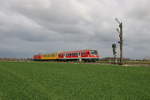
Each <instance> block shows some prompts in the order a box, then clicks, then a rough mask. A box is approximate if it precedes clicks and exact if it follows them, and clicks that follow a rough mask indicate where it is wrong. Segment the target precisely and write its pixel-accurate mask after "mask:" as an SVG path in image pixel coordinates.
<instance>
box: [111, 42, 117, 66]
mask: <svg viewBox="0 0 150 100" xmlns="http://www.w3.org/2000/svg"><path fill="white" fill-rule="evenodd" d="M116 48H117V46H116V44H115V43H113V44H112V49H113V55H114V64H116V63H117V61H116V56H117V52H116Z"/></svg>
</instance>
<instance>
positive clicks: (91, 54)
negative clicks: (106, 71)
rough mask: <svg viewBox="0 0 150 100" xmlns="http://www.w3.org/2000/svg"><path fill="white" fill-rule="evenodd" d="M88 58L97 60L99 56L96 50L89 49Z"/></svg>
mask: <svg viewBox="0 0 150 100" xmlns="http://www.w3.org/2000/svg"><path fill="white" fill-rule="evenodd" d="M90 58H91V59H92V60H94V61H98V60H99V58H100V56H99V54H98V51H97V50H90Z"/></svg>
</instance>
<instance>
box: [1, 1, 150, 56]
mask: <svg viewBox="0 0 150 100" xmlns="http://www.w3.org/2000/svg"><path fill="white" fill-rule="evenodd" d="M148 4H149V1H148V0H142V1H141V0H132V1H129V0H124V1H120V0H111V1H110V0H100V1H99V0H92V1H91V0H7V1H4V2H1V1H0V57H8V56H11V57H31V56H32V55H33V54H36V53H49V52H55V51H59V50H74V49H85V48H89V49H97V50H98V51H99V52H100V54H101V55H102V56H103V57H105V56H112V50H111V44H112V43H114V42H115V43H117V41H118V34H117V32H116V30H115V29H116V27H117V26H118V24H117V23H116V22H115V21H114V18H115V17H119V19H121V20H122V21H123V25H124V44H125V47H124V48H125V50H124V53H125V57H130V58H136V57H138V58H143V57H144V56H150V55H149V52H148V51H149V50H150V47H149V43H150V39H149V36H150V34H149V31H150V29H149V26H150V24H149V20H150V14H149V10H148V9H149V5H148ZM141 48H144V49H141ZM134 51H136V52H134ZM143 52H144V53H143Z"/></svg>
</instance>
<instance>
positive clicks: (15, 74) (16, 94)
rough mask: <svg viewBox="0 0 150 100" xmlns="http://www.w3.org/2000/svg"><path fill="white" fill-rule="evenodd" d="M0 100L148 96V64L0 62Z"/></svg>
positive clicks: (145, 99) (146, 99) (144, 99)
mask: <svg viewBox="0 0 150 100" xmlns="http://www.w3.org/2000/svg"><path fill="white" fill-rule="evenodd" d="M0 100H150V67H142V66H139V67H135V66H134V67H132V66H128V67H125V66H119V65H102V64H77V63H74V64H71V63H52V62H0Z"/></svg>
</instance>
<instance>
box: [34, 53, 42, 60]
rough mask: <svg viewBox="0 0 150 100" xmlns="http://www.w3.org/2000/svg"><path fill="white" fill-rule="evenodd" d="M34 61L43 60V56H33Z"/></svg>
mask: <svg viewBox="0 0 150 100" xmlns="http://www.w3.org/2000/svg"><path fill="white" fill-rule="evenodd" d="M33 59H42V55H41V54H38V55H34V56H33Z"/></svg>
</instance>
